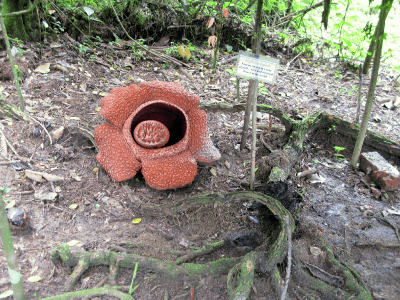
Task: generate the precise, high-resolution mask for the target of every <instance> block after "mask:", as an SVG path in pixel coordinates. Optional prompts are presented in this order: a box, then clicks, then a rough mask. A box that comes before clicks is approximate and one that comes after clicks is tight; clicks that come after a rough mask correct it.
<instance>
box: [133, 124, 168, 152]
mask: <svg viewBox="0 0 400 300" xmlns="http://www.w3.org/2000/svg"><path fill="white" fill-rule="evenodd" d="M169 136H170V134H169V130H168V128H167V127H166V126H165V125H164V124H163V123H161V122H158V121H155V120H148V121H143V122H141V123H139V124H138V125H137V126H136V127H135V130H134V132H133V137H134V139H135V141H136V143H138V144H139V145H140V146H142V147H144V148H148V149H154V148H161V147H163V146H164V145H165V144H166V143H167V142H168V140H169Z"/></svg>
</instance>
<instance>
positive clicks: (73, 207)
mask: <svg viewBox="0 0 400 300" xmlns="http://www.w3.org/2000/svg"><path fill="white" fill-rule="evenodd" d="M77 207H78V204H76V203H73V204H71V205H70V206H68V208H69V209H77Z"/></svg>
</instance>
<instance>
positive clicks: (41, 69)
mask: <svg viewBox="0 0 400 300" xmlns="http://www.w3.org/2000/svg"><path fill="white" fill-rule="evenodd" d="M35 72H37V73H42V74H47V73H49V72H50V63H45V64H43V65H40V66H39V67H37V68H36V69H35Z"/></svg>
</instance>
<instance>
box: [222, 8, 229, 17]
mask: <svg viewBox="0 0 400 300" xmlns="http://www.w3.org/2000/svg"><path fill="white" fill-rule="evenodd" d="M222 13H223V14H224V16H225V18H227V19H228V17H229V10H228V9H227V8H224V9H223V10H222Z"/></svg>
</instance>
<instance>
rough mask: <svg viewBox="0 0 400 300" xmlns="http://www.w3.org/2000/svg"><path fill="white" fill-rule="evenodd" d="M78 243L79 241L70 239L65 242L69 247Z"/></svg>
mask: <svg viewBox="0 0 400 300" xmlns="http://www.w3.org/2000/svg"><path fill="white" fill-rule="evenodd" d="M79 243H80V241H77V240H71V241H69V242H68V243H67V245H68V246H69V247H73V246H76V245H78V244H79Z"/></svg>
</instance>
